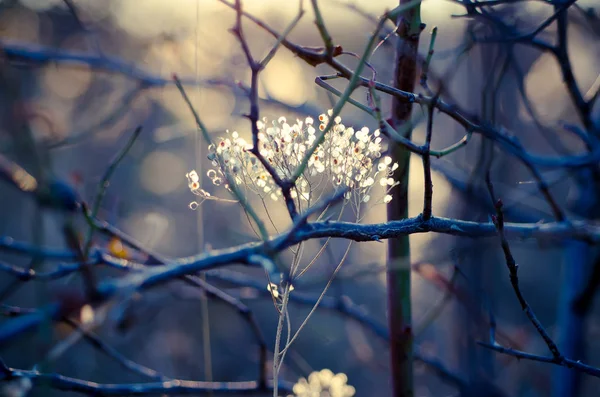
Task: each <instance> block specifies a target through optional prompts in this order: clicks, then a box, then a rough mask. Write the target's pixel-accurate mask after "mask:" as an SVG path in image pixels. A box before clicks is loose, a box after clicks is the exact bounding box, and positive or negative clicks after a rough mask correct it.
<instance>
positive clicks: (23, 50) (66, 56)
mask: <svg viewBox="0 0 600 397" xmlns="http://www.w3.org/2000/svg"><path fill="white" fill-rule="evenodd" d="M0 54H2V55H3V56H4V57H6V58H7V59H8V60H9V61H17V62H23V63H30V64H46V63H52V62H56V63H60V64H61V65H66V66H88V67H90V68H92V69H95V70H103V71H105V72H108V73H115V74H121V75H124V76H127V77H130V78H133V79H135V80H138V81H140V82H141V83H143V84H145V85H147V86H152V87H159V86H165V85H170V84H173V79H172V78H171V77H170V76H169V77H161V76H157V75H154V74H152V73H149V72H147V71H145V70H143V69H141V68H139V67H137V66H135V64H132V63H127V62H125V61H123V60H121V59H119V58H113V57H107V56H104V55H93V54H87V53H84V52H71V51H65V50H59V49H54V48H49V47H44V46H33V45H32V44H29V43H28V44H19V43H14V42H7V41H0ZM182 83H183V84H186V85H197V84H198V81H196V80H195V79H187V80H182Z"/></svg>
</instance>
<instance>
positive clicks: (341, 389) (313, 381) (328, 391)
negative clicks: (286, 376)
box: [288, 369, 356, 397]
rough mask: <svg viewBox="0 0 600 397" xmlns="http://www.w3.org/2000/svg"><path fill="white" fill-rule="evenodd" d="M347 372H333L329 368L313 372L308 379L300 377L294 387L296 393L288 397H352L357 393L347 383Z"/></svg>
mask: <svg viewBox="0 0 600 397" xmlns="http://www.w3.org/2000/svg"><path fill="white" fill-rule="evenodd" d="M347 382H348V377H347V376H346V374H343V373H339V374H335V375H334V374H333V372H331V370H329V369H322V370H321V371H319V372H313V373H311V374H310V375H309V376H308V380H306V379H305V378H300V379H299V380H298V382H297V383H296V384H295V385H294V387H293V389H292V390H293V392H294V395H293V396H292V395H288V397H352V396H354V394H355V393H356V390H355V389H354V387H352V386H350V385H348V384H346V383H347Z"/></svg>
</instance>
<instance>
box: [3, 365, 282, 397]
mask: <svg viewBox="0 0 600 397" xmlns="http://www.w3.org/2000/svg"><path fill="white" fill-rule="evenodd" d="M2 377H3V378H4V379H5V380H7V379H15V378H27V379H30V380H31V382H32V383H33V384H39V385H45V386H50V387H52V388H54V389H58V390H63V391H70V392H79V393H84V394H88V395H93V396H123V395H135V396H149V395H163V394H168V395H177V394H194V395H199V394H203V393H219V394H236V395H239V394H250V395H252V394H254V395H256V393H258V392H265V391H268V390H269V389H272V384H271V385H268V386H267V387H266V388H264V387H260V385H259V383H258V382H255V381H248V382H202V381H192V380H179V379H173V380H168V381H165V382H148V383H121V384H105V383H96V382H90V381H86V380H82V379H76V378H70V377H68V376H64V375H59V374H47V373H40V372H37V371H26V370H21V369H13V368H7V367H5V368H4V369H3V373H2V375H0V379H2ZM292 386H293V385H292V384H291V383H290V382H279V389H280V390H283V391H286V392H291V391H292Z"/></svg>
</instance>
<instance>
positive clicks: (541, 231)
mask: <svg viewBox="0 0 600 397" xmlns="http://www.w3.org/2000/svg"><path fill="white" fill-rule="evenodd" d="M427 232H435V233H443V234H450V235H455V236H463V237H471V238H481V237H491V236H495V235H496V229H495V226H494V225H493V224H492V223H478V222H470V221H461V220H454V219H448V218H439V217H432V218H431V219H429V220H427V221H424V220H423V219H422V217H420V216H417V217H415V218H409V219H404V220H400V221H393V222H388V223H380V224H370V225H360V224H353V223H346V222H314V223H307V224H305V225H304V226H301V227H297V226H294V227H292V228H291V229H290V231H288V232H286V233H282V234H280V235H278V236H275V237H273V238H272V239H270V240H268V241H266V242H264V243H249V244H244V245H240V246H236V247H232V248H227V249H222V250H214V251H210V252H207V253H203V254H199V255H194V256H190V257H186V258H180V259H174V260H170V261H167V263H168V264H167V265H161V266H156V267H152V268H149V269H147V270H143V271H139V272H136V273H134V274H130V275H128V276H126V277H123V278H120V279H117V280H108V281H104V282H103V283H101V284H100V285H99V286H98V293H99V297H98V299H99V300H100V301H105V300H108V299H110V298H112V297H114V296H115V295H117V294H118V293H120V292H122V291H131V290H132V289H146V288H151V287H153V286H156V285H160V284H163V283H165V282H168V281H171V280H174V279H177V278H179V277H181V276H185V275H188V274H195V273H198V272H200V271H203V270H209V269H214V268H218V267H221V266H225V265H229V264H232V263H241V264H246V265H251V266H256V264H254V263H251V262H250V260H249V259H250V258H251V257H252V256H253V255H262V254H264V253H265V252H281V251H283V250H285V249H286V248H288V247H291V246H294V245H296V244H298V243H299V242H301V241H306V240H310V239H315V238H320V237H335V238H344V239H349V240H354V241H381V240H384V239H388V238H395V237H399V236H404V235H409V234H414V233H427ZM505 232H506V235H507V236H510V237H513V238H521V239H525V238H537V239H543V238H548V239H559V240H560V239H568V238H575V239H583V240H586V241H590V242H598V241H600V226H596V225H592V224H589V223H584V222H572V223H568V222H553V223H547V224H544V223H529V224H510V223H506V224H505ZM7 241H10V240H9V239H7V238H0V249H1V248H3V245H2V242H5V243H6V242H7ZM14 244H16V243H15V242H14V241H11V244H9V245H8V246H9V247H12V246H14ZM20 247H21V248H24V247H23V244H22V243H20ZM32 249H33V247H32ZM23 251H24V250H21V251H20V252H23ZM25 252H27V251H25ZM33 252H35V253H37V254H38V255H40V254H42V255H43V253H44V252H45V250H40V249H33ZM50 253H52V254H53V255H55V256H60V255H57V254H58V253H57V252H54V251H50ZM64 256H68V255H67V253H64V254H62V257H64ZM102 257H103V260H104V261H107V262H108V261H110V262H114V263H113V265H119V266H137V267H138V268H139V266H140V264H136V263H134V262H131V261H127V260H126V259H119V258H114V257H110V256H109V255H102ZM92 303H96V302H92ZM81 304H85V302H81ZM63 306H64V305H62V304H61V303H60V302H54V303H51V304H49V305H48V306H46V307H45V308H43V309H42V310H41V311H40V312H38V313H36V314H32V315H31V316H23V317H22V318H19V319H15V320H12V321H7V322H5V323H3V324H2V325H1V326H0V345H2V344H4V343H6V342H7V341H8V340H10V339H12V338H13V337H15V336H17V335H19V334H20V333H22V332H24V331H26V330H28V329H32V328H36V327H37V326H38V325H39V324H40V323H41V322H42V321H44V320H46V319H48V318H55V319H56V318H57V316H63V315H65V313H64V311H65V307H63ZM70 309H71V310H77V309H79V307H70Z"/></svg>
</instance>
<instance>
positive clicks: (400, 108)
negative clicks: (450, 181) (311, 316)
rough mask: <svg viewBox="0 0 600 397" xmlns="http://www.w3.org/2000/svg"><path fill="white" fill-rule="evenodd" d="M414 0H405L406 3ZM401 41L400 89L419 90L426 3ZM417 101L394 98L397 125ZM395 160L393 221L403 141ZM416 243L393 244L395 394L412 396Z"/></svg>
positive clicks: (400, 198)
mask: <svg viewBox="0 0 600 397" xmlns="http://www.w3.org/2000/svg"><path fill="white" fill-rule="evenodd" d="M407 3H410V1H407V0H400V7H402V6H405V5H407ZM396 22H397V24H398V26H399V29H398V36H399V38H398V44H397V48H396V60H395V62H396V70H395V73H394V88H397V89H399V90H403V91H407V92H413V91H414V88H415V80H416V77H417V54H418V47H419V35H420V33H421V30H422V29H423V26H422V24H421V17H420V3H414V5H413V6H412V7H408V8H406V9H405V10H403V11H402V12H401V13H400V14H399V16H398V21H396ZM411 113H412V103H410V102H406V103H405V102H401V101H399V100H398V98H396V97H394V98H393V99H392V118H391V120H392V123H391V124H392V126H393V127H394V128H398V127H400V126H401V125H402V126H403V127H407V126H408V124H406V123H410V116H411ZM403 130H404V131H405V132H404V137H405V138H406V139H410V138H411V135H412V128H403ZM391 155H392V159H393V161H394V162H397V163H398V165H399V168H398V171H397V172H398V173H399V175H398V181H399V182H400V183H399V185H398V186H396V187H394V188H393V189H392V191H391V192H390V193H391V194H392V195H393V196H394V200H393V201H392V202H391V203H390V204H388V207H387V208H388V215H387V217H388V220H389V221H394V220H399V219H404V218H407V217H408V168H409V161H410V152H409V151H408V150H406V149H405V148H404V147H402V146H400V145H394V146H393V147H392V149H391ZM409 264H410V246H409V239H408V236H403V237H400V238H397V239H394V240H390V242H389V243H388V264H387V266H388V268H387V287H388V322H389V328H390V358H391V372H392V383H393V395H394V396H395V397H411V396H412V395H413V379H412V378H413V368H412V356H413V354H412V339H413V338H412V326H411V323H412V318H411V300H410V293H411V287H410V265H409Z"/></svg>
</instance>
